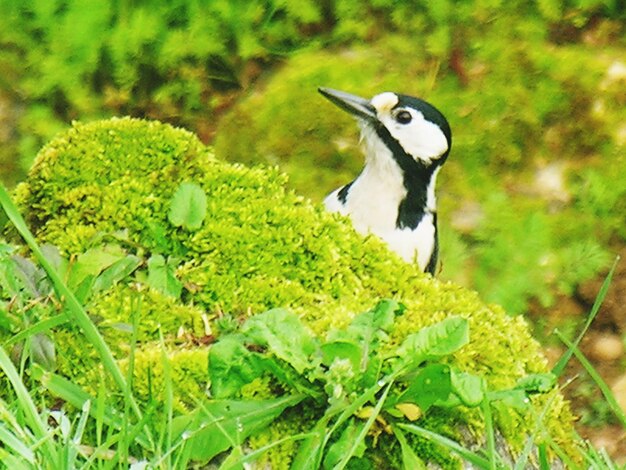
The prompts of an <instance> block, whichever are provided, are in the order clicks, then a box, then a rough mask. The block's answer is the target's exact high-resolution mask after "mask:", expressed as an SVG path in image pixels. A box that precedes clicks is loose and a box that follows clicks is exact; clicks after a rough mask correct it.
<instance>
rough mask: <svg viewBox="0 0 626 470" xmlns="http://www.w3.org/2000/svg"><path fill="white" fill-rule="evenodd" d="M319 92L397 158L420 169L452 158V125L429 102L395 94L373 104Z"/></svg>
mask: <svg viewBox="0 0 626 470" xmlns="http://www.w3.org/2000/svg"><path fill="white" fill-rule="evenodd" d="M319 92H320V93H321V94H322V95H324V96H325V97H326V98H328V99H329V100H330V101H332V102H333V103H335V104H336V105H337V106H339V107H340V108H342V109H343V110H345V111H348V112H349V113H350V114H352V115H353V116H354V117H356V118H357V119H358V120H359V122H360V124H361V127H362V128H363V136H364V138H365V139H366V140H372V139H379V140H380V141H381V142H380V143H382V144H384V145H385V146H386V147H387V148H388V149H389V150H390V151H391V153H392V154H393V155H394V156H395V157H396V158H399V155H402V157H406V156H408V157H410V158H411V159H412V160H413V161H414V162H416V163H418V164H420V166H425V167H430V166H439V165H441V164H443V162H444V161H445V159H446V158H447V157H448V153H449V152H450V146H451V145H452V134H451V131H450V125H449V124H448V121H447V120H446V118H445V117H444V116H443V114H441V113H440V112H439V111H438V110H437V108H435V107H434V106H433V105H431V104H429V103H427V102H426V101H424V100H421V99H419V98H414V97H412V96H407V95H401V94H397V93H392V92H385V93H380V94H378V95H376V96H374V97H373V98H372V99H371V100H367V99H365V98H361V97H359V96H355V95H351V94H349V93H345V92H343V91H338V90H332V89H330V88H320V89H319ZM367 143H368V144H372V143H373V142H367ZM375 143H377V142H375ZM399 163H401V162H399ZM401 166H402V163H401Z"/></svg>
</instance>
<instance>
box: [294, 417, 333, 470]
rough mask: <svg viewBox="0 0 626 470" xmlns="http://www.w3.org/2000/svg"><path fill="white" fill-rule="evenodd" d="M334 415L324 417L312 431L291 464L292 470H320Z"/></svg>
mask: <svg viewBox="0 0 626 470" xmlns="http://www.w3.org/2000/svg"><path fill="white" fill-rule="evenodd" d="M332 417H333V414H330V413H327V414H326V415H324V416H323V417H322V418H321V419H320V420H319V421H318V422H317V423H316V424H315V427H314V428H313V429H312V430H311V433H310V436H309V437H308V438H306V439H305V440H304V442H302V444H301V445H300V447H299V448H298V453H297V454H296V456H295V457H294V459H293V462H291V468H294V469H296V468H297V469H298V470H318V469H319V468H320V464H321V461H322V452H323V450H324V445H325V444H326V439H327V436H328V423H329V421H330V419H331V418H332Z"/></svg>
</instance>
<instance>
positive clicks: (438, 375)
mask: <svg viewBox="0 0 626 470" xmlns="http://www.w3.org/2000/svg"><path fill="white" fill-rule="evenodd" d="M451 392H452V381H451V379H450V366H447V365H444V364H429V365H427V366H426V367H424V368H423V369H422V370H420V372H419V373H418V374H417V375H416V376H415V378H414V379H413V380H412V381H411V383H410V384H409V386H408V388H407V389H406V390H405V391H404V393H403V394H402V395H400V397H398V399H397V403H415V404H416V405H418V406H419V407H420V408H421V409H422V411H423V412H426V411H427V410H428V409H429V408H430V407H431V406H432V405H433V404H435V403H436V402H437V401H439V400H444V401H445V400H447V399H448V397H449V396H450V393H451Z"/></svg>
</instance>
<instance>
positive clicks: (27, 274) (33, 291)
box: [11, 255, 50, 298]
mask: <svg viewBox="0 0 626 470" xmlns="http://www.w3.org/2000/svg"><path fill="white" fill-rule="evenodd" d="M11 259H12V261H13V266H14V271H13V272H14V273H15V274H16V275H17V276H16V277H17V278H19V280H20V281H22V284H23V285H24V287H25V288H26V291H27V292H28V293H29V294H30V295H31V296H32V297H34V298H37V297H42V296H44V295H46V294H48V292H49V291H50V286H49V285H47V284H46V283H45V282H43V281H44V280H45V278H46V273H45V271H44V270H43V269H41V268H40V267H39V266H37V265H35V263H33V262H32V261H31V260H29V259H27V258H24V257H23V256H20V255H13V256H12V257H11ZM41 284H43V287H44V288H43V289H42V288H41V287H42V285H41Z"/></svg>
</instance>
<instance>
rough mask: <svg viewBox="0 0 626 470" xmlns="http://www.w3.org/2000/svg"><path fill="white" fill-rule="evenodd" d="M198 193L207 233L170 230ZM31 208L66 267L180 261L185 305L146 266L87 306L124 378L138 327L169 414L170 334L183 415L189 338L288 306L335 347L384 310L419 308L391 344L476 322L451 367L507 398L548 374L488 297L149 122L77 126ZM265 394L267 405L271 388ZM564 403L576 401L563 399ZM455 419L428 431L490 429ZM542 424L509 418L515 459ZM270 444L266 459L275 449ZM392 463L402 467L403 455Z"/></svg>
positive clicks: (66, 367) (70, 356) (93, 375)
mask: <svg viewBox="0 0 626 470" xmlns="http://www.w3.org/2000/svg"><path fill="white" fill-rule="evenodd" d="M184 181H192V182H195V183H197V184H198V185H200V186H201V187H202V188H203V190H204V191H205V193H206V195H207V215H206V218H205V221H204V223H203V225H202V227H201V228H200V229H199V230H197V231H187V230H184V229H182V228H178V227H175V226H173V225H171V224H170V223H169V221H168V218H167V212H168V208H169V201H170V199H171V197H172V195H173V193H174V192H175V191H176V189H177V187H178V185H179V184H180V183H181V182H184ZM16 196H17V198H18V202H19V205H20V207H21V210H22V211H23V212H24V215H25V217H26V219H27V220H28V221H29V223H30V225H31V227H32V229H33V231H34V232H35V234H36V236H37V238H38V239H39V241H41V242H48V243H53V244H55V245H57V246H58V247H59V248H60V249H61V250H62V251H63V252H64V253H65V254H67V255H76V254H79V253H81V252H82V251H84V250H85V249H86V248H88V247H90V246H92V245H97V244H98V243H101V242H102V240H103V239H109V238H111V237H113V238H114V239H116V240H117V241H118V243H120V244H121V245H122V246H124V247H125V249H126V250H127V251H130V252H133V253H134V254H135V255H137V256H139V257H141V258H143V259H144V260H145V259H146V258H147V257H148V256H149V255H150V254H153V253H160V254H162V255H164V256H171V257H175V258H176V259H178V260H180V264H179V267H178V269H177V271H176V274H177V276H178V278H179V279H180V280H181V281H182V283H183V286H184V289H183V293H182V295H181V298H173V297H167V296H166V295H165V294H160V293H158V292H155V291H154V290H153V289H152V288H150V287H149V286H148V284H149V283H146V281H145V280H146V273H145V268H144V267H141V268H140V269H139V270H138V271H137V272H136V273H135V274H134V276H133V277H131V278H129V279H127V280H124V281H122V282H120V283H118V284H117V285H116V286H115V287H113V288H112V289H111V290H109V291H105V292H102V293H99V294H95V295H94V296H93V298H92V299H91V300H90V301H89V303H88V305H87V308H88V310H89V313H90V314H92V315H93V316H94V318H96V319H97V321H98V322H99V326H100V329H101V331H102V332H103V333H104V334H105V336H106V337H107V339H108V340H109V343H110V344H111V345H112V349H113V351H114V353H115V354H116V355H117V357H118V358H119V360H120V363H121V365H122V367H123V368H127V367H128V354H129V351H130V344H131V341H132V335H130V334H129V333H125V332H124V331H125V330H127V328H126V329H125V328H119V325H120V324H122V325H134V324H136V325H139V329H138V331H137V332H136V333H135V335H136V339H137V346H136V350H135V364H134V373H135V381H134V382H135V386H136V390H137V393H138V395H139V396H140V397H141V398H143V399H146V400H148V399H151V398H153V399H157V400H159V399H160V397H161V395H160V393H161V392H162V390H163V384H164V377H163V372H162V367H163V366H162V362H161V357H162V354H163V352H162V346H161V344H160V343H159V341H158V331H159V329H160V331H161V332H162V333H163V336H164V339H165V351H166V355H167V357H168V358H169V361H170V365H171V368H172V371H173V372H172V379H173V383H174V388H175V390H178V391H179V392H180V393H179V394H177V398H176V409H177V410H182V409H185V408H186V407H187V406H190V405H191V404H193V402H194V400H195V399H199V398H201V397H203V396H204V388H205V386H206V378H207V376H206V347H205V346H195V347H194V346H193V341H192V340H189V341H186V342H185V340H184V335H182V338H183V339H181V327H182V331H183V332H188V333H189V335H191V337H192V339H193V337H198V336H201V335H203V334H208V333H209V332H207V331H206V328H207V327H208V328H213V327H214V326H216V325H217V322H215V319H216V318H217V317H219V316H222V315H224V314H226V315H231V316H233V317H234V318H238V317H246V316H248V315H252V314H255V313H259V312H262V311H264V310H267V309H270V308H273V307H286V308H289V309H291V310H293V311H295V312H297V313H298V314H300V315H301V317H302V318H304V319H305V320H306V322H307V323H308V325H309V326H310V327H311V328H312V330H313V331H315V332H316V333H317V334H319V335H320V336H323V335H324V334H325V333H326V332H327V331H328V329H329V328H330V327H331V326H340V325H345V324H347V323H348V322H349V321H350V319H351V318H352V317H353V316H354V315H355V314H357V313H360V312H362V311H365V310H367V309H369V308H371V307H372V305H374V304H375V303H376V302H377V301H378V300H379V299H381V298H385V297H386V298H396V299H398V300H400V301H401V302H403V303H404V304H405V305H406V306H407V310H406V312H405V313H404V315H402V316H401V317H400V318H399V319H398V321H397V322H396V324H395V327H394V330H393V332H392V344H394V342H395V343H398V342H400V341H402V340H403V338H404V337H406V335H408V334H410V333H412V332H415V331H416V330H417V329H419V328H421V327H422V326H425V325H429V324H432V323H434V322H437V321H439V320H441V319H443V318H445V317H447V316H450V315H461V316H463V317H465V318H467V319H468V320H469V322H470V340H471V341H470V343H469V344H468V345H467V346H466V347H464V348H462V349H461V350H460V351H459V352H458V353H457V354H455V355H454V356H453V357H452V358H451V359H450V361H451V362H453V363H454V364H455V365H456V366H458V367H459V368H461V369H462V370H465V371H468V372H472V373H476V374H479V375H480V376H482V377H484V378H485V379H486V380H487V382H488V383H489V386H490V387H492V388H495V389H499V388H503V387H510V386H512V385H513V384H514V383H515V381H516V380H517V379H519V378H520V377H522V376H524V375H526V374H528V373H532V372H539V371H545V370H546V361H545V359H544V357H543V356H542V355H541V352H540V349H539V346H538V344H537V343H536V342H535V341H534V340H533V339H532V338H531V336H530V334H529V331H528V327H527V325H526V323H525V321H524V320H523V319H522V318H519V317H517V318H511V317H508V316H507V315H506V314H505V313H504V311H503V310H502V309H500V308H498V307H489V306H486V305H484V304H483V303H482V302H481V301H480V299H479V298H478V296H477V295H476V294H475V293H473V292H470V291H468V290H466V289H464V288H461V287H459V286H457V285H455V284H452V283H445V282H440V281H437V280H433V279H431V278H430V277H428V276H426V275H425V274H423V273H421V272H419V270H418V268H417V267H415V266H413V265H409V264H406V263H404V262H403V261H401V260H400V259H399V258H398V257H397V256H395V255H394V254H392V253H390V252H389V251H388V250H387V249H386V247H385V246H384V245H383V244H382V242H380V241H379V240H378V239H375V238H373V237H366V238H363V237H361V236H360V235H358V234H356V233H355V232H354V231H353V229H352V228H351V225H350V224H349V222H347V221H346V220H344V219H341V218H339V217H337V216H334V215H330V214H327V213H326V212H324V211H323V210H322V209H321V208H320V207H318V206H315V205H313V204H311V203H310V202H309V201H307V200H305V199H303V198H302V197H300V196H298V195H296V194H295V193H293V192H291V191H288V190H286V189H285V177H284V176H283V175H281V174H280V173H279V172H278V171H277V170H276V169H265V168H247V167H244V166H241V165H233V164H228V163H224V162H221V161H218V160H216V159H215V158H213V156H212V152H211V150H210V149H208V148H207V147H204V146H203V145H202V144H201V143H200V142H199V141H198V140H197V138H196V137H195V136H193V135H191V134H190V133H188V132H186V131H183V130H180V129H174V128H172V127H170V126H167V125H163V124H160V123H157V122H146V121H140V120H134V119H114V120H109V121H100V122H95V123H90V124H79V123H76V124H74V126H73V127H72V129H70V130H69V131H67V132H66V133H64V134H62V135H60V136H59V137H57V138H56V139H55V140H53V141H52V142H51V143H50V144H48V145H47V146H46V147H45V148H44V149H43V150H42V151H41V152H40V154H39V155H38V157H37V160H36V163H35V166H34V167H33V169H32V171H31V173H30V176H29V179H28V181H27V182H25V183H24V184H22V185H21V186H20V187H19V188H18V189H17V191H16ZM203 315H204V318H203ZM205 320H206V323H207V326H205ZM55 340H56V342H57V345H58V347H59V348H60V349H61V350H62V354H61V355H62V356H64V357H65V359H64V360H63V362H62V363H61V364H60V370H61V372H62V373H63V374H65V375H66V376H68V377H70V378H73V379H74V380H76V381H78V382H79V383H81V384H83V385H85V386H86V387H88V388H91V389H95V388H96V387H97V383H98V381H97V376H98V374H97V372H96V371H93V372H90V373H88V374H84V372H83V371H85V370H88V371H92V370H93V369H95V368H96V365H97V362H98V361H97V359H96V357H95V353H93V352H89V349H88V348H87V347H86V346H85V345H84V342H83V340H82V338H81V336H80V335H79V334H78V332H76V331H74V330H73V329H72V328H71V327H65V328H59V329H58V330H57V331H56V333H55ZM258 385H259V394H260V396H261V395H263V393H266V392H267V384H264V383H261V384H258ZM253 388H254V387H253ZM155 391H156V392H155ZM246 393H248V394H250V393H252V394H254V390H247V391H246ZM549 395H550V396H557V398H558V400H560V401H559V403H562V399H561V398H560V396H559V395H558V391H556V390H554V391H553V392H551V393H550V394H549ZM534 411H535V412H536V410H534ZM298 413H299V416H300V418H301V417H302V412H301V410H300V411H295V415H294V416H298ZM441 413H443V414H442V415H441V420H436V422H435V421H428V420H427V421H426V424H427V425H429V426H432V428H433V429H435V430H438V431H442V432H447V431H446V429H444V427H443V426H442V424H443V423H446V422H447V423H448V424H449V423H450V422H454V423H457V422H458V423H462V424H463V426H466V427H468V429H471V430H475V431H478V430H480V429H481V427H482V424H481V423H480V422H479V421H477V420H476V416H475V415H474V414H473V413H472V412H469V411H468V412H459V411H458V410H457V411H454V412H453V414H446V412H445V411H441ZM537 415H538V413H537ZM533 416H535V415H533V413H532V412H531V413H529V415H528V416H519V417H518V418H517V419H515V420H509V422H510V423H512V424H510V425H507V426H508V427H507V426H505V428H503V429H502V433H503V434H504V435H506V436H508V437H509V442H510V444H511V445H512V447H513V449H514V450H515V449H518V450H519V449H520V448H521V445H522V444H523V442H524V440H525V437H526V433H528V432H529V431H530V430H531V429H532V428H533V425H534V419H533ZM291 419H292V418H289V415H287V417H286V418H285V421H281V423H282V424H277V425H276V426H272V429H271V430H269V431H268V432H269V433H270V434H271V437H270V439H274V438H275V437H277V436H278V435H283V436H284V435H285V434H290V432H298V430H302V429H307V426H308V425H309V424H310V423H309V421H306V422H304V421H302V419H300V421H299V424H297V426H294V425H293V422H292V421H290V420H291ZM293 419H294V422H295V421H297V418H293ZM446 420H447V421H446ZM571 422H572V416H571V414H570V412H569V410H568V408H567V406H565V405H563V406H560V407H558V408H557V409H555V410H554V412H553V413H552V415H551V418H550V420H549V421H548V422H547V423H546V429H547V432H549V433H550V435H551V436H552V438H553V439H554V440H557V441H558V442H562V443H564V448H566V449H570V450H571V449H572V447H571V446H572V439H573V437H572V428H571ZM290 423H291V424H290ZM437 423H439V424H437ZM288 430H291V431H288ZM272 433H273V434H272ZM276 433H278V434H276ZM283 433H284V434H283ZM257 439H260V440H259V441H258V443H259V445H261V443H262V442H268V441H264V440H263V439H264V438H263V437H258V438H257ZM255 442H256V441H255ZM294 445H295V443H293V442H291V443H288V444H285V446H287V447H284V448H282V447H281V449H282V450H280V449H279V450H277V452H278V454H271V455H273V456H270V457H268V458H270V459H277V460H271V461H272V463H273V465H274V463H276V467H277V468H278V467H280V465H278V463H277V462H283V463H284V461H285V459H288V458H289V456H291V455H293V454H292V451H293V446H294ZM289 446H291V447H289ZM381 449H382V448H381ZM393 449H394V450H393V452H395V453H396V455H397V452H399V450H398V449H397V447H394V448H393ZM383 450H384V449H383ZM433 452H434V453H431V454H426V455H427V456H430V457H433V458H434V457H435V456H436V455H438V454H437V451H433ZM276 455H282V456H283V457H280V458H278V457H276ZM381 455H383V456H384V455H385V454H381Z"/></svg>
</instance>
